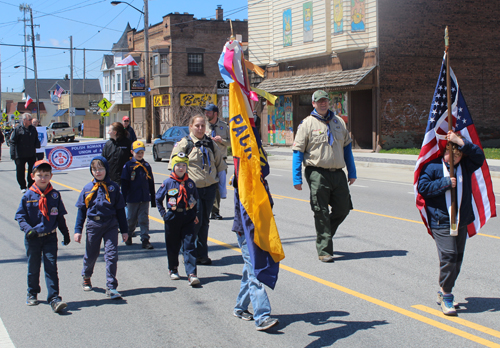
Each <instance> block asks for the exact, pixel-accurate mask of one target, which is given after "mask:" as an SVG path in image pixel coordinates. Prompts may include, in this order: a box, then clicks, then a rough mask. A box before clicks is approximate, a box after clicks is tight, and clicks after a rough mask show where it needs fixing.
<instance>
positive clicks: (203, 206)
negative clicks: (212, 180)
mask: <svg viewBox="0 0 500 348" xmlns="http://www.w3.org/2000/svg"><path fill="white" fill-rule="evenodd" d="M217 185H218V184H213V185H210V186H207V187H202V188H197V190H198V203H197V205H198V208H197V211H198V214H197V216H198V220H199V222H198V223H197V224H196V225H194V237H195V238H196V251H197V255H198V258H201V259H207V258H208V245H207V241H208V227H209V224H210V213H211V212H212V206H213V205H214V200H215V192H216V191H217Z"/></svg>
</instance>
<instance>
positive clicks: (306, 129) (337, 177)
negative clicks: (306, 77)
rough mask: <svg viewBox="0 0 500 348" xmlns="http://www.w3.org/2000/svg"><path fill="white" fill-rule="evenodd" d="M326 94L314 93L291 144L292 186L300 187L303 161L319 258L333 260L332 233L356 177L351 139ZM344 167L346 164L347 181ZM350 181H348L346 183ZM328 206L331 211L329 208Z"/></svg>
mask: <svg viewBox="0 0 500 348" xmlns="http://www.w3.org/2000/svg"><path fill="white" fill-rule="evenodd" d="M329 101H330V100H329V96H328V93H326V92H325V91H322V90H318V91H316V92H314V94H313V96H312V105H313V106H314V110H313V111H312V112H311V114H310V115H309V116H307V117H306V118H305V119H304V120H303V121H302V123H301V124H300V125H299V128H298V129H297V134H296V136H295V142H294V143H293V147H292V150H293V185H294V187H295V189H297V190H302V163H304V166H305V171H304V172H305V177H306V180H307V183H308V185H309V188H310V191H311V198H310V199H311V209H312V211H313V213H314V223H315V227H316V235H317V238H316V248H317V250H318V257H319V260H321V261H323V262H333V261H334V258H333V240H332V238H333V236H334V235H335V232H337V228H338V227H339V225H340V224H341V223H342V221H344V219H345V218H346V216H347V215H348V214H349V210H351V209H352V202H351V196H350V194H349V185H351V184H353V183H354V181H355V180H356V166H355V164H354V157H353V155H352V145H351V143H352V140H351V137H350V136H349V132H348V130H347V128H346V125H345V123H344V121H343V120H342V119H341V118H340V117H338V116H336V115H335V114H334V113H333V112H332V111H331V110H329ZM343 167H347V172H348V177H349V180H347V178H346V176H345V173H344V171H343V170H342V168H343ZM348 183H349V184H348ZM330 206H331V211H330Z"/></svg>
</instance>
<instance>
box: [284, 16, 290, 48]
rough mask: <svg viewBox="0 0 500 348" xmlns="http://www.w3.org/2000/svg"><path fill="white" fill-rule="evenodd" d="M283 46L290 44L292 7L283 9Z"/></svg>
mask: <svg viewBox="0 0 500 348" xmlns="http://www.w3.org/2000/svg"><path fill="white" fill-rule="evenodd" d="M283 46H284V47H286V46H292V9H291V8H289V9H287V10H285V11H283Z"/></svg>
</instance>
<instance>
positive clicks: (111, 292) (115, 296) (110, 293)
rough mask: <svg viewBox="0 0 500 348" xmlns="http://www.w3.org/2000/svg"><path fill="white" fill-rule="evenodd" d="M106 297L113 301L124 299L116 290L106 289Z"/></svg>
mask: <svg viewBox="0 0 500 348" xmlns="http://www.w3.org/2000/svg"><path fill="white" fill-rule="evenodd" d="M106 296H108V297H109V298H110V299H112V300H117V299H119V298H122V295H121V294H120V293H119V292H118V291H117V290H116V289H106Z"/></svg>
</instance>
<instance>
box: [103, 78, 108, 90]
mask: <svg viewBox="0 0 500 348" xmlns="http://www.w3.org/2000/svg"><path fill="white" fill-rule="evenodd" d="M104 91H105V92H108V91H109V76H104Z"/></svg>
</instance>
